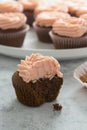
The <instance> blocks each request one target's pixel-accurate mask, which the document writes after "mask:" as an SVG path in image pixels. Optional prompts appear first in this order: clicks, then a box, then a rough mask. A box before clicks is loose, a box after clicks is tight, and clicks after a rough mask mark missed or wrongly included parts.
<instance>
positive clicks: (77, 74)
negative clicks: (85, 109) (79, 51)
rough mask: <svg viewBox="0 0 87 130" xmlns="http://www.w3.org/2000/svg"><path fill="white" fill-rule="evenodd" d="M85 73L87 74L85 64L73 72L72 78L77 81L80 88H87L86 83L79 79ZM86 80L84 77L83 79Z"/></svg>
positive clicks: (86, 65)
mask: <svg viewBox="0 0 87 130" xmlns="http://www.w3.org/2000/svg"><path fill="white" fill-rule="evenodd" d="M85 73H87V62H84V63H83V64H81V65H80V66H78V67H77V68H76V69H75V71H74V75H73V76H74V78H75V79H76V80H78V81H79V82H80V83H81V84H82V86H84V87H86V88H87V82H83V81H82V80H81V79H80V77H81V76H83V75H84V74H85ZM85 78H86V77H85Z"/></svg>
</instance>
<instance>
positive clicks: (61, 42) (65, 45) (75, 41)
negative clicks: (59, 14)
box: [49, 31, 87, 49]
mask: <svg viewBox="0 0 87 130" xmlns="http://www.w3.org/2000/svg"><path fill="white" fill-rule="evenodd" d="M49 35H50V37H51V39H52V41H53V44H54V47H55V48H56V49H70V48H82V47H87V34H86V35H84V36H82V37H79V38H71V37H70V38H69V37H62V36H59V35H57V34H54V33H53V32H52V31H50V32H49Z"/></svg>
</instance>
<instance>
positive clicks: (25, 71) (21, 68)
mask: <svg viewBox="0 0 87 130" xmlns="http://www.w3.org/2000/svg"><path fill="white" fill-rule="evenodd" d="M18 72H19V76H20V77H22V79H23V80H24V81H25V82H26V83H28V82H30V81H35V80H38V79H40V78H52V77H53V76H54V75H58V76H59V77H62V76H63V74H62V73H61V72H60V64H59V63H58V61H57V60H56V59H54V58H53V57H49V56H43V55H41V54H32V55H31V56H28V57H26V59H25V60H21V63H20V64H18Z"/></svg>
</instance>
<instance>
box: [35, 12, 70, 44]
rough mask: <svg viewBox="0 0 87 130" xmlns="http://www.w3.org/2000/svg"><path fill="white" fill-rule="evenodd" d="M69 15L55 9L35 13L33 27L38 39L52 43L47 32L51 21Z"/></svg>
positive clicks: (50, 26)
mask: <svg viewBox="0 0 87 130" xmlns="http://www.w3.org/2000/svg"><path fill="white" fill-rule="evenodd" d="M65 17H70V15H69V14H67V13H63V12H57V11H49V12H42V13H40V14H38V15H37V17H36V19H35V22H34V23H33V27H34V29H35V31H36V33H37V36H38V39H39V40H40V41H42V42H44V43H52V40H51V38H50V36H49V32H50V30H51V29H52V25H53V23H54V22H55V21H56V20H58V19H60V18H65Z"/></svg>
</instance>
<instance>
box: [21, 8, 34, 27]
mask: <svg viewBox="0 0 87 130" xmlns="http://www.w3.org/2000/svg"><path fill="white" fill-rule="evenodd" d="M23 13H24V14H25V15H26V17H27V24H28V25H30V26H32V24H33V22H34V10H24V11H23Z"/></svg>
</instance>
